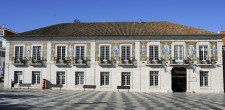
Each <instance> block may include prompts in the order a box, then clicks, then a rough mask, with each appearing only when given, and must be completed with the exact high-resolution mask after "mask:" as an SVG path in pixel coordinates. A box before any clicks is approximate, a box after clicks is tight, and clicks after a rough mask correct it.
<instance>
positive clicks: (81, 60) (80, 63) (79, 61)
mask: <svg viewBox="0 0 225 110" xmlns="http://www.w3.org/2000/svg"><path fill="white" fill-rule="evenodd" d="M73 65H74V66H86V65H90V60H88V59H87V57H85V58H78V57H75V58H74V60H73Z"/></svg>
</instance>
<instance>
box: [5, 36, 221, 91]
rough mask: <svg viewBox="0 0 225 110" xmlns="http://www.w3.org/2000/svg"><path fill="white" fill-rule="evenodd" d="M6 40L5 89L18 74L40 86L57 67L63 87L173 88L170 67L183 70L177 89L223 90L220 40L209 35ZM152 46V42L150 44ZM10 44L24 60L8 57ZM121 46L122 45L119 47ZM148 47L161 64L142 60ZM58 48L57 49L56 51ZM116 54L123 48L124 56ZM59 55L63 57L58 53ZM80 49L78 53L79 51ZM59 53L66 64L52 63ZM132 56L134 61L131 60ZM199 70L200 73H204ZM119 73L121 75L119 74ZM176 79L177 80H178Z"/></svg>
mask: <svg viewBox="0 0 225 110" xmlns="http://www.w3.org/2000/svg"><path fill="white" fill-rule="evenodd" d="M6 39H7V38H6ZM7 40H8V41H7V42H6V67H5V76H4V77H5V82H4V87H6V88H10V87H11V81H14V82H15V80H18V79H19V80H22V83H32V88H41V84H42V79H47V80H48V81H49V82H51V83H52V84H56V83H57V72H58V73H60V74H61V73H62V74H63V76H60V75H59V76H58V83H59V84H63V89H71V90H83V85H96V87H97V88H96V90H100V91H117V86H121V85H126V86H130V88H131V89H130V91H144V92H173V91H174V90H173V89H172V88H173V87H172V86H173V84H172V82H173V81H172V80H174V79H173V73H172V69H173V68H182V69H185V70H186V72H185V73H184V75H185V77H183V76H182V77H183V78H185V79H183V81H185V83H182V86H185V87H184V88H183V89H184V91H183V92H213V93H219V92H221V93H222V92H223V89H224V88H223V65H222V45H223V44H222V41H221V38H217V37H213V36H133V37H132V36H121V37H116V36H104V37H103V36H102V37H94V36H93V37H43V38H36V37H29V38H28V37H15V38H11V39H10V41H9V39H7ZM105 45H106V46H109V56H108V55H107V53H106V51H108V50H107V49H108V47H102V53H101V52H100V50H101V48H100V46H105ZM124 45H128V47H122V46H124ZM152 45H154V46H156V47H150V46H152ZM175 45H180V47H179V48H180V49H179V51H181V52H178V53H179V54H180V56H183V57H182V58H181V60H182V62H178V63H177V61H178V60H176V58H175V59H174V60H171V59H173V58H174V57H175V56H176V55H175V54H177V55H179V54H178V53H176V52H175V48H174V47H175ZM16 46H22V47H23V52H21V53H22V54H23V57H25V58H27V59H28V60H27V62H28V64H25V65H23V64H22V65H20V64H19V65H17V64H16V63H15V62H16V61H15V60H16V59H15V60H13V58H12V57H14V58H15V51H16V49H15V48H16ZM33 46H40V47H41V55H40V56H41V57H42V58H41V59H42V60H43V59H46V60H47V61H46V66H33V65H32V63H31V62H32V60H30V59H31V57H34V56H33V51H34V49H33V48H34V47H33ZM57 46H65V52H63V48H64V47H62V48H61V47H60V48H59V47H57ZM76 46H84V50H82V49H83V47H76ZM200 46H207V49H206V51H204V52H207V55H205V57H207V58H210V59H207V58H205V60H206V62H207V63H204V61H202V60H204V58H203V59H202V60H201V61H199V60H198V59H201V58H200V57H201V56H199V55H200V53H199V51H200V49H199V47H200ZM189 47H190V48H191V47H194V48H191V49H194V50H192V51H191V49H190V48H189ZM122 48H123V49H124V50H123V52H122ZM150 48H151V49H153V48H154V49H155V48H156V50H157V51H158V54H155V53H154V55H156V56H157V55H158V57H157V59H160V60H161V61H162V60H163V59H164V60H165V62H164V63H165V64H164V63H163V64H162V63H160V62H159V61H160V60H159V61H156V63H149V62H151V61H149V60H148V59H149V58H150V57H155V56H154V55H153V56H151V55H150V52H149V51H151V50H150ZM200 48H201V47H200ZM60 49H61V50H60ZM79 49H80V50H79ZM104 49H105V50H104ZM167 49H168V51H167ZM58 51H60V52H61V53H60V54H59V52H58ZM77 51H84V53H82V52H81V53H77ZM104 52H105V53H104ZM129 52H130V53H129ZM191 52H193V53H194V54H193V53H191ZM121 53H124V56H123V55H121ZM64 54H65V57H63V55H64ZM81 54H82V55H83V54H84V56H82V55H81ZM203 54H204V53H203ZM100 55H102V58H103V59H104V58H105V59H107V58H108V59H109V60H107V61H111V62H116V63H113V64H111V63H104V61H103V63H102V64H100V60H99V58H100V57H101V56H100ZM190 55H193V56H190ZM203 56H204V55H203ZM56 57H57V58H56ZM59 57H63V58H65V59H66V60H67V61H68V60H69V59H71V60H72V61H71V64H68V63H65V64H63V63H57V64H56V61H55V59H58V58H59ZM78 57H82V58H86V59H85V60H87V61H86V62H85V63H84V64H83V63H79V62H78V63H76V62H75V61H74V58H78ZM127 57H129V58H128V59H129V60H128V61H125V60H126V58H127ZM132 58H133V59H135V60H134V61H132ZM177 58H178V57H177ZM187 58H193V59H192V60H190V61H192V62H193V63H192V64H189V62H186V63H184V62H183V61H189V60H187ZM78 59H79V58H78ZM121 59H122V60H123V61H121ZM124 59H125V60H124ZM130 59H131V60H130ZM77 61H78V60H77ZM130 61H131V62H130ZM121 62H122V63H121ZM200 62H201V63H200ZM86 63H88V65H86ZM67 64H68V65H67ZM191 66H192V67H191ZM16 71H19V73H22V74H21V76H18V77H16V76H15V75H16V73H17V72H16ZM175 71H176V70H175ZM32 72H33V73H34V74H36V73H38V74H39V73H40V75H39V76H35V75H34V74H33V76H32ZM203 72H206V74H207V75H206V77H205V76H204V74H203ZM122 74H123V75H125V76H122ZM178 74H179V72H178ZM182 74H183V73H182ZM76 75H77V76H76ZM201 75H203V76H201ZM63 77H65V78H63ZM61 78H63V80H61ZM174 78H175V77H174ZM37 79H40V83H37V82H39V81H37ZM19 80H18V81H17V82H19ZM32 80H35V81H32ZM101 81H102V82H101ZM34 82H35V83H34ZM63 82H65V83H63ZM176 83H179V81H178V82H176ZM15 86H17V84H16V85H15ZM175 86H176V84H175ZM178 91H179V90H178Z"/></svg>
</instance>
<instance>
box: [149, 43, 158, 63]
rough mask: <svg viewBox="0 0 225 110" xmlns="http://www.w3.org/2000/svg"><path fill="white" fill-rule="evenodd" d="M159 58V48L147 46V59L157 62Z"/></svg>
mask: <svg viewBox="0 0 225 110" xmlns="http://www.w3.org/2000/svg"><path fill="white" fill-rule="evenodd" d="M158 57H159V47H158V45H151V46H149V58H150V60H153V61H154V60H158Z"/></svg>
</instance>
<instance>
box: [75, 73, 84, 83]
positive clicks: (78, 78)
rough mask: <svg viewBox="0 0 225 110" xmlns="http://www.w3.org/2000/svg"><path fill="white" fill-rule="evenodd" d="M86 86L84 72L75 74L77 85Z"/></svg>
mask: <svg viewBox="0 0 225 110" xmlns="http://www.w3.org/2000/svg"><path fill="white" fill-rule="evenodd" d="M82 84H84V72H75V85H82Z"/></svg>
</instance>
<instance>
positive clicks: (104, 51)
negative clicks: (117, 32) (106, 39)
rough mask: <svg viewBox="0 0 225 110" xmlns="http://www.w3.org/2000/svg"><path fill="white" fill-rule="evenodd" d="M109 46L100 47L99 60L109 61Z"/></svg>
mask: <svg viewBox="0 0 225 110" xmlns="http://www.w3.org/2000/svg"><path fill="white" fill-rule="evenodd" d="M109 57H110V55H109V46H108V45H102V46H101V47H100V59H101V60H109V59H110V58H109Z"/></svg>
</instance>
